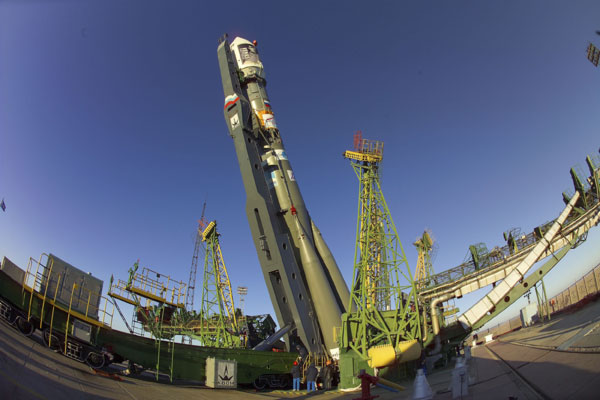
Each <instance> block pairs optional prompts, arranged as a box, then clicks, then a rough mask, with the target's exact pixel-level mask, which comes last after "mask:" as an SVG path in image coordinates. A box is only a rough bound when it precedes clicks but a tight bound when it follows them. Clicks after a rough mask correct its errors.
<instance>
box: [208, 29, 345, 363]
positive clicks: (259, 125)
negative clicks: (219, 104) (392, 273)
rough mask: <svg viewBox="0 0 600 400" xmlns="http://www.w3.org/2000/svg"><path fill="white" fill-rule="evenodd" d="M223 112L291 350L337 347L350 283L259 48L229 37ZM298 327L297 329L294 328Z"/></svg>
mask: <svg viewBox="0 0 600 400" xmlns="http://www.w3.org/2000/svg"><path fill="white" fill-rule="evenodd" d="M217 54H218V58H219V66H220V69H221V78H222V81H223V91H224V94H225V106H224V114H225V121H226V123H227V126H228V128H229V133H230V135H231V137H232V138H233V141H234V145H235V149H236V153H237V157H238V162H239V166H240V171H241V174H242V180H243V182H244V187H245V189H246V213H247V216H248V222H249V225H250V230H251V233H252V238H253V240H254V245H255V246H256V251H257V254H258V258H259V261H260V265H261V268H262V271H263V275H264V279H265V282H266V283H267V288H268V289H269V295H270V297H271V301H272V303H273V308H274V309H275V313H276V314H277V319H278V321H279V324H280V326H281V328H282V329H289V332H288V333H287V334H286V335H285V340H286V344H287V346H288V349H289V348H293V347H295V346H296V345H298V344H300V345H303V346H305V347H306V348H307V349H308V350H309V351H310V352H311V353H315V354H325V353H328V352H329V350H331V349H334V348H337V347H338V345H337V342H336V338H335V337H334V330H335V328H336V327H339V326H341V315H342V313H344V312H345V307H346V306H347V304H348V303H349V292H348V287H347V285H346V282H345V281H344V279H343V277H342V274H341V272H340V270H339V268H338V266H337V264H336V262H335V260H334V258H333V255H332V254H331V252H330V251H329V248H328V247H327V245H326V244H325V241H324V240H323V238H322V237H321V234H320V232H319V230H318V229H317V228H316V226H315V224H314V223H313V221H312V219H311V218H310V215H309V214H308V211H307V210H306V206H305V204H304V200H303V199H302V195H301V194H300V189H299V187H298V183H297V182H296V179H295V177H294V173H293V171H292V167H291V165H290V162H289V160H288V158H287V155H286V153H285V149H284V146H283V142H282V140H281V136H280V133H279V129H278V128H277V124H276V122H275V119H274V115H273V111H272V108H271V103H270V102H269V98H268V96H267V92H266V84H267V82H266V79H265V74H264V69H263V65H262V63H261V61H260V59H259V56H258V51H257V49H256V42H254V43H252V42H250V41H248V40H246V39H242V38H239V37H238V38H236V39H235V40H233V42H232V43H229V41H228V40H227V36H224V37H223V38H222V39H221V41H220V44H219V47H218V50H217ZM290 328H291V329H290Z"/></svg>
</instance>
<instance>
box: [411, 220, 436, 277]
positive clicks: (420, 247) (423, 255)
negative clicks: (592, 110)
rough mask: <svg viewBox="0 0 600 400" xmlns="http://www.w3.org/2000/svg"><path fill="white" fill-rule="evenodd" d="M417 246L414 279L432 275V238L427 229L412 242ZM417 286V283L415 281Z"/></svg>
mask: <svg viewBox="0 0 600 400" xmlns="http://www.w3.org/2000/svg"><path fill="white" fill-rule="evenodd" d="M413 244H414V245H415V247H416V248H417V252H418V254H419V258H418V259H417V269H416V271H415V277H414V280H415V281H417V282H418V281H420V280H421V279H423V280H425V279H427V278H429V277H430V276H431V275H433V262H432V252H433V238H432V237H431V234H430V233H429V232H428V231H425V232H423V235H421V237H419V238H417V240H416V241H415V242H414V243H413ZM417 287H418V283H417Z"/></svg>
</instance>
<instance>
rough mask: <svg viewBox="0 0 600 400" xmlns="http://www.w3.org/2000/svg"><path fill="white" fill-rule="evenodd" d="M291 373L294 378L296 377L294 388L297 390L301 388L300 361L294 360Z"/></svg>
mask: <svg viewBox="0 0 600 400" xmlns="http://www.w3.org/2000/svg"><path fill="white" fill-rule="evenodd" d="M291 373H292V378H293V379H294V381H293V386H292V390H293V391H294V392H297V391H299V390H300V366H299V365H298V361H294V365H293V366H292V371H291Z"/></svg>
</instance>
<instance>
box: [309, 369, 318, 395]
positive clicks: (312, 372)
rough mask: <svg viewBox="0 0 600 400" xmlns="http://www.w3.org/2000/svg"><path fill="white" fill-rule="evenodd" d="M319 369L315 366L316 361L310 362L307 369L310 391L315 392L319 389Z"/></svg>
mask: <svg viewBox="0 0 600 400" xmlns="http://www.w3.org/2000/svg"><path fill="white" fill-rule="evenodd" d="M318 374H319V371H318V370H317V367H315V363H310V366H309V367H308V369H307V370H306V390H307V391H308V392H314V391H316V390H317V375H318Z"/></svg>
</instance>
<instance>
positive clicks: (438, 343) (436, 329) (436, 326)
mask: <svg viewBox="0 0 600 400" xmlns="http://www.w3.org/2000/svg"><path fill="white" fill-rule="evenodd" d="M452 298H454V294H451V293H449V294H445V295H443V296H440V297H436V298H435V299H433V301H432V302H431V326H432V327H433V336H434V341H435V346H434V347H433V350H432V351H431V352H430V353H429V355H434V354H438V353H439V352H440V351H441V350H442V340H441V339H440V335H439V333H440V322H439V321H438V311H437V306H438V304H440V303H443V302H444V301H447V300H450V299H452Z"/></svg>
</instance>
